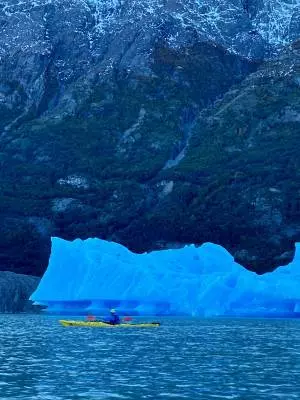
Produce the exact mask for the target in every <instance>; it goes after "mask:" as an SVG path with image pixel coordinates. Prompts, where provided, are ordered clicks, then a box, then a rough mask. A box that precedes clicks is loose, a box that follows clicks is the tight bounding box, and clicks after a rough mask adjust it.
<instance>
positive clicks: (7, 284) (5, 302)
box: [0, 271, 40, 313]
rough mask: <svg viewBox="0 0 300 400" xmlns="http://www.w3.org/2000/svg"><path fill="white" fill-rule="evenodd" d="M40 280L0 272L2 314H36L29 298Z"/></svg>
mask: <svg viewBox="0 0 300 400" xmlns="http://www.w3.org/2000/svg"><path fill="white" fill-rule="evenodd" d="M39 281H40V279H39V278H37V277H35V276H28V275H21V274H15V273H13V272H3V271H1V272H0V313H19V312H36V311H37V308H36V307H35V306H33V305H32V302H31V301H29V297H30V296H31V295H32V293H33V292H34V290H35V289H36V288H37V286H38V283H39Z"/></svg>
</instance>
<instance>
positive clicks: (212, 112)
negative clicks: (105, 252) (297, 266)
mask: <svg viewBox="0 0 300 400" xmlns="http://www.w3.org/2000/svg"><path fill="white" fill-rule="evenodd" d="M0 30H1V35H0V164H1V170H0V215H1V221H2V224H1V225H0V266H1V267H0V268H1V269H2V270H10V271H17V272H20V273H25V274H34V275H41V274H42V273H43V272H44V270H45V267H46V265H47V262H48V257H49V254H50V236H51V235H57V236H60V237H63V238H67V239H73V238H76V237H81V238H87V237H93V236H96V237H100V238H104V239H111V240H114V241H118V242H121V243H123V244H125V245H127V246H128V247H129V248H130V249H132V250H134V251H137V252H141V251H145V250H151V249H157V248H165V247H169V248H171V247H177V246H181V245H184V244H186V243H198V244H201V243H203V242H206V241H212V242H214V243H219V244H222V245H223V246H225V247H226V248H227V249H228V250H229V251H231V252H232V254H233V255H234V256H235V258H236V260H237V261H239V262H240V263H241V264H243V265H244V266H246V267H247V268H250V269H253V270H255V271H257V272H265V271H268V270H271V269H273V268H275V267H276V266H278V265H283V264H286V263H287V262H289V261H290V260H291V259H292V257H293V254H294V242H295V241H298V240H300V184H299V157H298V156H297V153H298V150H299V147H300V140H299V134H300V100H299V99H300V96H299V95H300V70H299V60H300V50H299V49H300V45H299V41H298V40H297V39H298V38H299V36H300V0H272V1H271V0H226V1H225V0H224V1H222V0H218V1H217V0H205V1H198V0H189V1H182V0H177V1H175V0H164V1H162V0H152V1H151V0H150V1H149V0H148V1H146V0H145V1H144V0H109V1H108V0H103V1H100V0H35V1H23V2H22V1H19V0H2V1H1V2H0Z"/></svg>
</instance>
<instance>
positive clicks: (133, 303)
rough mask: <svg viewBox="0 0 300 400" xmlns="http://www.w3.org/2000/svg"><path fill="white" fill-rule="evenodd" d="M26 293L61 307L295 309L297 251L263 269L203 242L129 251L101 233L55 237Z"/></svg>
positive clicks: (178, 311) (299, 278) (142, 311)
mask: <svg viewBox="0 0 300 400" xmlns="http://www.w3.org/2000/svg"><path fill="white" fill-rule="evenodd" d="M31 300H33V301H35V302H37V303H39V304H42V305H45V306H47V310H48V312H52V313H58V314H87V313H93V314H96V315H103V314H106V313H107V310H108V309H109V308H111V307H114V308H117V309H118V311H119V313H120V314H123V315H126V314H127V315H128V314H129V315H193V316H275V317H276V316H278V317H282V316H290V317H298V316H300V252H299V246H297V248H296V255H295V258H294V261H293V262H292V263H291V264H289V265H288V266H285V267H280V268H278V269H277V270H276V271H274V272H272V273H268V274H265V275H262V276H259V275H256V274H254V273H252V272H250V271H247V270H246V269H244V268H243V267H242V266H240V265H239V264H237V263H235V262H234V260H233V257H232V256H231V255H230V254H229V253H228V252H227V251H226V250H225V249H224V248H222V247H221V246H218V245H214V244H211V243H206V244H204V245H202V246H201V247H195V246H194V245H190V246H186V247H184V248H182V249H176V250H162V251H153V252H151V253H145V254H134V253H132V252H130V251H129V250H128V249H127V248H126V247H124V246H122V245H120V244H117V243H113V242H107V241H104V240H100V239H87V240H84V241H83V240H80V239H77V240H74V241H73V242H68V241H66V240H63V239H59V238H52V252H51V257H50V262H49V266H48V269H47V271H46V273H45V275H44V276H43V278H42V280H41V282H40V284H39V286H38V288H37V290H36V291H35V292H34V293H33V295H32V296H31Z"/></svg>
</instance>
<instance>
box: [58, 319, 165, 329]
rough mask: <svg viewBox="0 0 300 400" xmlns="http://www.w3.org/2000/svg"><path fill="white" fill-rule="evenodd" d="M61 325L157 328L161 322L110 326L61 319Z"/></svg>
mask: <svg viewBox="0 0 300 400" xmlns="http://www.w3.org/2000/svg"><path fill="white" fill-rule="evenodd" d="M59 322H60V324H61V325H63V326H88V327H90V328H156V327H158V326H160V323H159V322H145V323H140V324H129V323H128V324H118V325H110V324H105V323H104V322H100V321H71V320H65V319H60V320H59Z"/></svg>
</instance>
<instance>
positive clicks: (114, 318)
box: [105, 308, 121, 325]
mask: <svg viewBox="0 0 300 400" xmlns="http://www.w3.org/2000/svg"><path fill="white" fill-rule="evenodd" d="M105 322H106V323H108V324H111V325H119V324H120V323H121V320H120V317H119V316H118V314H117V312H116V310H115V309H114V308H112V309H111V310H110V317H109V318H107V319H106V320H105Z"/></svg>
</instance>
